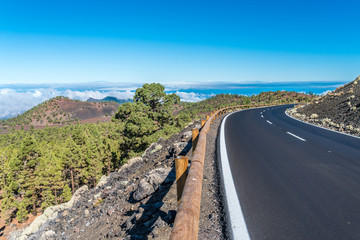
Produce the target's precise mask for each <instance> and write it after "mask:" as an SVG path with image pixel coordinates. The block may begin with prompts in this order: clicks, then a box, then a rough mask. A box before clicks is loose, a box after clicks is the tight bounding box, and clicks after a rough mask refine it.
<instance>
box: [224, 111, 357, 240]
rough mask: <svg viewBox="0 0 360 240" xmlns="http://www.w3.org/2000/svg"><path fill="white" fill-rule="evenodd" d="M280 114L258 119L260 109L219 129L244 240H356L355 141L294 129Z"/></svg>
mask: <svg viewBox="0 0 360 240" xmlns="http://www.w3.org/2000/svg"><path fill="white" fill-rule="evenodd" d="M287 107H289V105H288V106H281V107H272V108H269V110H266V111H265V112H263V118H262V117H261V115H260V113H261V112H262V111H263V110H264V109H267V108H262V109H254V110H246V111H241V112H237V113H234V114H232V115H231V116H229V117H228V118H227V121H226V125H225V138H226V139H225V141H226V148H227V153H228V158H229V161H230V167H231V171H232V175H233V179H234V183H235V187H236V191H237V194H238V196H239V198H240V202H241V208H242V211H243V214H244V217H245V221H246V225H247V228H248V231H249V234H250V237H251V239H252V240H258V239H276V240H279V239H305V240H308V239H326V240H330V239H336V240H340V239H346V240H349V239H360V139H357V138H353V137H349V136H345V135H342V134H339V133H335V132H331V131H327V130H324V129H321V128H318V127H314V126H311V125H308V124H305V123H302V122H299V121H296V120H294V119H292V118H290V117H288V116H286V115H285V109H286V108H287ZM267 120H268V121H270V122H271V123H272V124H270V123H268V122H267ZM287 132H291V133H292V134H295V135H297V136H299V137H301V138H303V139H305V140H306V141H301V140H300V139H298V138H295V137H293V136H291V135H290V134H288V133H287Z"/></svg>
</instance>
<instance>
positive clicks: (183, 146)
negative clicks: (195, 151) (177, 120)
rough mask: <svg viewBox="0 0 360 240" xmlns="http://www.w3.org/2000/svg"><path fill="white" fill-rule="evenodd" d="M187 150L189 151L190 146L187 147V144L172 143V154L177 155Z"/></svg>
mask: <svg viewBox="0 0 360 240" xmlns="http://www.w3.org/2000/svg"><path fill="white" fill-rule="evenodd" d="M188 148H189V149H190V148H191V144H189V147H188V143H187V142H177V143H174V149H173V152H174V153H175V154H179V153H181V152H182V151H186V150H187V149H188Z"/></svg>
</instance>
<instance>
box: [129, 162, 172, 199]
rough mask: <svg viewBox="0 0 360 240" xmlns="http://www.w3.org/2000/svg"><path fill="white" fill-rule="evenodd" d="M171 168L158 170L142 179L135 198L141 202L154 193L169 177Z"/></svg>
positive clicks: (134, 194) (134, 195)
mask: <svg viewBox="0 0 360 240" xmlns="http://www.w3.org/2000/svg"><path fill="white" fill-rule="evenodd" d="M170 171H171V168H170V167H168V168H157V169H154V170H152V171H150V172H149V174H148V176H147V177H145V178H143V179H141V181H140V182H139V185H138V187H137V189H136V190H135V192H134V193H133V198H134V200H135V201H140V200H142V199H144V198H146V197H147V196H149V195H150V194H152V193H154V192H155V191H156V190H157V189H158V188H159V186H160V185H161V184H162V183H163V182H164V181H165V179H166V178H167V176H168V175H169V173H170Z"/></svg>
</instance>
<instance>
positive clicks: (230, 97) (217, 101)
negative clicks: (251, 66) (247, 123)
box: [179, 91, 314, 117]
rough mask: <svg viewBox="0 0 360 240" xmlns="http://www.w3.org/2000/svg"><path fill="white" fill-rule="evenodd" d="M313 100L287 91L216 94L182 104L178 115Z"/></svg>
mask: <svg viewBox="0 0 360 240" xmlns="http://www.w3.org/2000/svg"><path fill="white" fill-rule="evenodd" d="M313 98H314V96H313V95H309V94H304V93H298V92H288V91H276V92H272V91H269V92H262V93H260V94H258V95H252V96H250V97H248V96H243V95H236V94H218V95H215V96H213V97H211V98H208V99H205V100H203V101H200V102H196V103H182V105H181V110H180V111H179V114H189V115H190V116H191V117H196V116H198V115H202V116H204V114H206V113H209V112H211V111H214V109H219V108H223V107H229V106H235V105H246V104H257V103H266V104H270V103H271V104H281V103H282V104H287V103H293V102H297V103H299V102H302V103H307V102H310V101H311V100H312V99H313Z"/></svg>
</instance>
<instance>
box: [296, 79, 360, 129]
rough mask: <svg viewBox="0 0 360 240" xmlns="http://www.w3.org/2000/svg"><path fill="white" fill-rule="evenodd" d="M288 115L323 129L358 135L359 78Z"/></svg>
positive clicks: (359, 114)
mask: <svg viewBox="0 0 360 240" xmlns="http://www.w3.org/2000/svg"><path fill="white" fill-rule="evenodd" d="M290 114H292V115H293V116H294V117H296V118H299V119H301V120H304V121H308V122H311V123H315V124H318V125H321V126H323V127H328V128H331V129H334V130H338V131H343V132H347V133H352V134H356V135H359V134H360V76H359V77H357V78H356V79H355V80H354V81H352V82H350V83H347V84H345V85H343V86H341V87H339V88H337V89H335V90H334V91H332V92H330V93H328V94H326V95H324V96H322V97H318V98H316V99H314V101H312V102H311V103H309V104H308V105H306V106H303V107H299V108H297V109H294V110H292V111H290Z"/></svg>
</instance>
